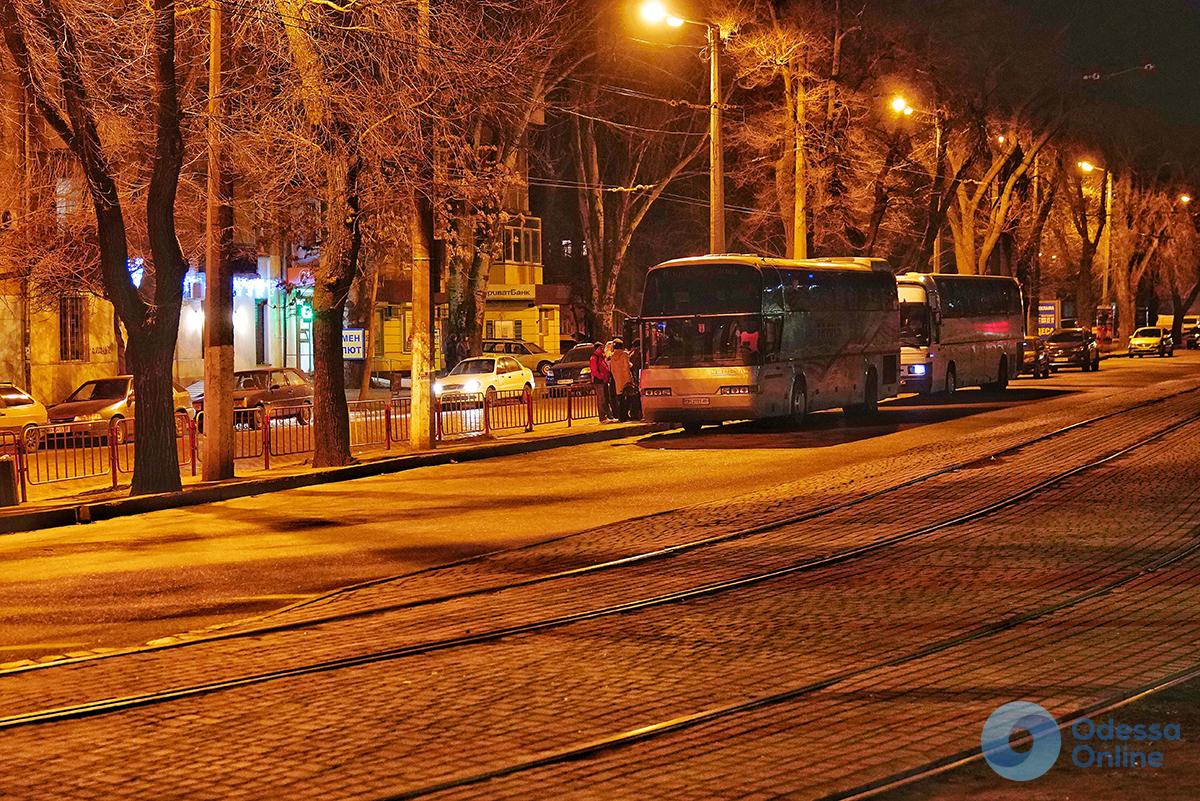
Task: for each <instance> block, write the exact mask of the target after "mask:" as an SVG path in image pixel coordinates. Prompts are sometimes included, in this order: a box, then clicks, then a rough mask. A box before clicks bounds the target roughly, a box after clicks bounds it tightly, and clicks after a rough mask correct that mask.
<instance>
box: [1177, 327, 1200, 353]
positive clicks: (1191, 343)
mask: <svg viewBox="0 0 1200 801" xmlns="http://www.w3.org/2000/svg"><path fill="white" fill-rule="evenodd" d="M1180 339H1181V340H1182V343H1183V346H1184V347H1185V348H1187V349H1188V350H1197V349H1200V325H1197V326H1193V327H1192V328H1189V329H1185V330H1184V332H1183V335H1182V336H1181V337H1180Z"/></svg>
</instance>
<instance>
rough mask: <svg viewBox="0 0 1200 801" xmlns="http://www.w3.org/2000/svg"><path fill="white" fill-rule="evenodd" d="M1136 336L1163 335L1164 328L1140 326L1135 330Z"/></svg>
mask: <svg viewBox="0 0 1200 801" xmlns="http://www.w3.org/2000/svg"><path fill="white" fill-rule="evenodd" d="M1133 335H1134V336H1135V337H1161V336H1162V329H1160V328H1139V329H1138V330H1136V331H1134V332H1133Z"/></svg>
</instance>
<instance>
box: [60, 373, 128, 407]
mask: <svg viewBox="0 0 1200 801" xmlns="http://www.w3.org/2000/svg"><path fill="white" fill-rule="evenodd" d="M128 389H129V379H126V378H101V379H99V380H97V381H88V382H87V383H85V384H83V385H82V386H80V387H79V389H77V390H75V391H74V392H72V393H71V394H70V395H68V396H67V400H66V401H65V402H66V403H72V402H74V401H91V400H119V399H120V398H124V397H125V393H126V391H128Z"/></svg>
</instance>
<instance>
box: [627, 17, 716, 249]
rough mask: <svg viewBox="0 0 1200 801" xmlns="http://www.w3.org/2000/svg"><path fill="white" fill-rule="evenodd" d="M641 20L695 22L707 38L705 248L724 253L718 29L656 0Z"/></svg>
mask: <svg viewBox="0 0 1200 801" xmlns="http://www.w3.org/2000/svg"><path fill="white" fill-rule="evenodd" d="M641 14H642V19H644V20H645V21H646V22H649V23H651V24H654V25H658V24H663V23H665V24H666V25H668V26H670V27H672V28H679V27H682V26H684V25H695V26H698V27H702V28H704V29H705V33H706V36H707V40H708V64H709V76H708V87H709V101H708V102H709V106H708V109H709V110H708V163H709V171H708V198H709V200H708V250H709V252H710V253H724V252H725V154H724V150H723V149H722V147H721V28H720V26H719V25H716V24H714V23H712V22H697V21H695V20H690V19H684V18H683V17H679V16H676V15H674V14H672V13H671V12H670V11H668V10H667V7H666V6H665V5H663V4H662V3H661V2H659V0H647V2H645V3H643V4H642V7H641Z"/></svg>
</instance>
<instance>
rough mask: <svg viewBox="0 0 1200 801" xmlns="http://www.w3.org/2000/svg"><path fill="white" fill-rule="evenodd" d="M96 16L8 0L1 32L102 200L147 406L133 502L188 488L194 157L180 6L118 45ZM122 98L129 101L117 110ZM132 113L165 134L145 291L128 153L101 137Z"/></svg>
mask: <svg viewBox="0 0 1200 801" xmlns="http://www.w3.org/2000/svg"><path fill="white" fill-rule="evenodd" d="M96 10H97V9H93V8H91V7H89V6H87V5H85V4H72V5H71V6H67V5H65V4H64V3H62V2H60V0H42V2H38V3H24V2H20V0H0V27H3V29H4V38H5V44H6V46H7V50H8V54H9V56H10V58H11V59H12V62H13V64H14V66H15V68H16V71H17V73H18V75H19V76H20V78H21V82H22V84H23V86H24V87H25V89H26V90H27V91H28V92H29V93H30V95H31V96H32V97H33V98H34V102H35V104H36V106H37V109H38V111H39V112H40V114H41V116H42V117H43V118H44V119H45V121H46V123H47V124H48V125H49V126H50V128H51V129H52V130H53V131H54V132H55V133H56V134H57V135H58V137H59V138H60V139H61V140H62V141H63V143H64V144H65V145H66V147H67V149H68V150H69V151H70V152H71V154H72V155H73V156H74V158H75V159H76V161H77V162H78V165H79V167H80V169H81V171H82V173H83V175H84V178H85V181H86V185H87V191H88V194H89V196H90V197H91V200H92V210H93V213H94V217H95V219H94V224H95V230H96V248H97V252H98V263H99V267H100V273H101V276H102V279H103V283H104V291H105V295H106V297H108V299H109V300H110V301H111V302H112V304H113V306H114V308H115V309H116V312H117V315H118V316H119V318H120V320H121V321H122V323H123V324H124V326H125V329H126V331H128V334H129V342H128V346H127V348H128V349H127V358H128V361H129V365H130V367H131V369H132V371H133V375H134V387H135V392H136V397H137V438H136V442H135V446H134V454H135V467H134V475H133V484H132V492H133V493H134V494H141V493H147V492H169V491H175V490H178V489H179V488H180V477H179V464H178V461H177V456H176V452H175V432H176V426H175V421H174V411H175V409H174V404H173V398H172V385H171V367H172V356H173V354H174V350H175V340H176V334H177V331H178V327H179V310H180V304H181V301H182V295H183V276H184V273H185V272H186V270H187V262H186V261H185V259H184V257H183V252H182V250H181V248H180V244H179V239H178V236H177V234H176V228H175V201H176V195H177V192H178V187H179V178H180V172H181V169H182V167H183V159H184V150H183V130H182V110H181V107H180V96H179V78H178V72H177V65H176V56H177V43H176V33H177V26H176V16H175V4H174V2H173V0H151V3H150V5H149V7H148V9H146V10H144V11H142V12H137V11H129V12H126V13H125V14H119V15H115V16H108V17H107V20H108V21H110V22H111V23H112V24H113V25H120V26H122V27H121V29H120V34H121V35H120V36H119V37H118V38H116V39H113V38H111V37H114V34H115V33H116V31H114V30H113V27H111V26H109V27H106V25H105V24H104V23H105V21H106V20H105V15H101V14H97V13H92V12H94V11H96ZM106 37H109V38H106ZM138 38H141V39H142V40H143V41H144V44H145V55H144V56H142V57H140V58H139V56H138V54H137V51H136V49H131V50H130V51H126V52H124V53H122V52H121V51H120V48H121V47H123V46H125V44H126V43H127V42H129V41H130V40H131V39H132V40H134V41H135V42H136V40H137V39H138ZM135 48H136V45H135ZM122 57H124V59H125V60H122ZM143 68H144V70H145V71H144V72H140V71H139V70H140V69H143ZM130 78H132V80H130ZM139 78H144V80H145V83H144V84H143V85H144V86H145V87H146V89H144V90H142V91H143V92H146V94H145V100H146V101H148V107H149V109H150V112H151V114H150V115H148V116H149V119H146V118H144V117H142V116H141V115H140V114H138V111H139V110H140V109H141V108H143V107H144V106H139V104H138V103H136V102H133V100H132V98H133V97H136V96H137V95H136V92H137V91H138V89H139V87H138V83H139V81H138V79H139ZM147 90H148V91H147ZM124 93H128V94H124ZM120 94H124V96H123V97H121V98H120V99H121V100H122V101H123V102H118V103H111V102H106V101H111V100H112V99H113V98H114V95H120ZM120 114H127V115H131V116H134V115H136V116H137V117H138V119H139V122H140V123H141V124H146V123H149V126H150V128H151V130H152V131H153V137H152V142H153V150H152V152H151V153H149V154H147V163H146V169H147V170H148V173H149V179H148V183H147V185H146V188H145V195H144V196H145V203H146V206H145V232H146V242H147V245H148V248H149V252H150V256H151V259H150V261H149V264H148V268H149V271H150V272H151V273H152V275H151V280H149V281H143V283H142V287H141V288H140V289H139V287H138V286H136V285H135V283H134V281H133V279H132V278H131V276H130V270H129V255H130V239H129V235H130V231H129V229H128V228H127V223H126V214H125V207H124V203H125V201H126V200H127V199H128V198H129V196H130V192H129V191H128V190H126V191H125V192H122V189H121V186H120V182H119V175H118V170H119V168H120V167H121V163H120V160H119V159H120V156H119V155H118V154H119V153H120V145H119V144H118V145H117V146H114V145H113V144H112V143H111V142H106V140H105V138H104V137H103V136H102V135H101V123H102V121H104V122H108V121H109V120H114V118H118V119H115V123H118V124H119V122H120V120H119V115H120ZM123 195H124V197H123Z"/></svg>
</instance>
